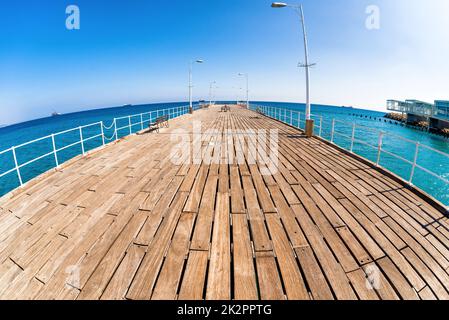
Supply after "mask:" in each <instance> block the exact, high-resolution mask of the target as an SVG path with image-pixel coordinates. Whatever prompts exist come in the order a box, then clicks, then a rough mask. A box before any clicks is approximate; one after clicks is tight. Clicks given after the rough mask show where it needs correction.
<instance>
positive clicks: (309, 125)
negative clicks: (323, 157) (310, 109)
mask: <svg viewBox="0 0 449 320" xmlns="http://www.w3.org/2000/svg"><path fill="white" fill-rule="evenodd" d="M314 124H315V122H314V121H313V120H306V137H307V138H312V137H313V127H314Z"/></svg>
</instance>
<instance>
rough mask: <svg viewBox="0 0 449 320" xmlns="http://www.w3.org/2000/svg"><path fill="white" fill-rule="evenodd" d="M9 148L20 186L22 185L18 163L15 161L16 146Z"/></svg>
mask: <svg viewBox="0 0 449 320" xmlns="http://www.w3.org/2000/svg"><path fill="white" fill-rule="evenodd" d="M11 150H12V155H13V157H14V165H15V166H16V171H17V177H18V178H19V182H20V186H23V181H22V175H21V174H20V168H19V164H18V162H17V155H16V147H12V148H11Z"/></svg>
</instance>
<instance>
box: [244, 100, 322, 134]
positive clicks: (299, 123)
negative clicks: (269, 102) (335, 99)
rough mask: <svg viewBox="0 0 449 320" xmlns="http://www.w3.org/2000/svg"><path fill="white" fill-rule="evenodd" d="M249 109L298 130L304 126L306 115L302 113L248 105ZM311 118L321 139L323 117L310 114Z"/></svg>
mask: <svg viewBox="0 0 449 320" xmlns="http://www.w3.org/2000/svg"><path fill="white" fill-rule="evenodd" d="M250 109H251V110H254V111H256V112H259V113H263V114H264V115H266V116H268V117H270V118H273V119H276V120H279V121H281V122H284V123H286V124H288V125H290V126H293V127H297V128H299V129H302V128H305V126H306V114H305V113H304V112H300V111H296V110H292V109H285V108H278V107H269V106H260V105H253V104H251V105H250ZM311 118H312V119H313V120H315V128H317V129H318V136H319V137H321V136H322V134H323V124H324V122H323V121H324V119H323V116H319V115H315V114H312V115H311Z"/></svg>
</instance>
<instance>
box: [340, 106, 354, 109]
mask: <svg viewBox="0 0 449 320" xmlns="http://www.w3.org/2000/svg"><path fill="white" fill-rule="evenodd" d="M341 107H342V108H343V109H354V107H352V106H350V107H347V106H341Z"/></svg>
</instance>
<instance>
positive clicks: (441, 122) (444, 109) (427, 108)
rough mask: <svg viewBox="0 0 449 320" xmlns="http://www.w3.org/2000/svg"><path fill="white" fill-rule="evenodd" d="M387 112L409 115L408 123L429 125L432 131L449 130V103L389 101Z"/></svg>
mask: <svg viewBox="0 0 449 320" xmlns="http://www.w3.org/2000/svg"><path fill="white" fill-rule="evenodd" d="M387 110H389V111H394V112H400V113H402V114H407V123H408V124H415V123H418V122H421V121H424V122H428V123H429V130H430V131H440V130H443V129H449V101H446V100H436V101H435V102H434V103H433V104H432V103H427V102H423V101H419V100H412V99H409V100H405V101H398V100H388V101H387Z"/></svg>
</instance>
